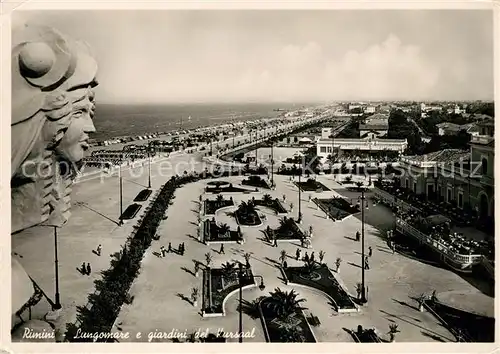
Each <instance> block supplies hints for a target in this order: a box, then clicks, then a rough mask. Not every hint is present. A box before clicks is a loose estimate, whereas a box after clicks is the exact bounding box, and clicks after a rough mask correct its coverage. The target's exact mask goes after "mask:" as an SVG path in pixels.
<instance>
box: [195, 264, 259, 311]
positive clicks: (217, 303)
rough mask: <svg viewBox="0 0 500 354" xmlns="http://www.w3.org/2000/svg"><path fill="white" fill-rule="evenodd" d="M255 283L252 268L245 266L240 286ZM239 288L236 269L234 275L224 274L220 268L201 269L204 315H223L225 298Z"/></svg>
mask: <svg viewBox="0 0 500 354" xmlns="http://www.w3.org/2000/svg"><path fill="white" fill-rule="evenodd" d="M252 285H255V281H254V278H253V274H252V270H251V269H249V268H247V269H246V273H245V274H244V275H243V277H242V278H241V286H242V287H249V286H252ZM238 289H239V282H238V269H235V271H234V275H232V276H231V277H228V275H226V276H225V275H224V270H223V269H221V268H207V269H204V270H203V303H202V311H203V314H204V316H206V315H208V316H210V315H212V316H224V314H225V311H224V302H225V299H226V298H227V297H228V296H229V295H230V294H231V293H232V292H234V291H236V290H238Z"/></svg>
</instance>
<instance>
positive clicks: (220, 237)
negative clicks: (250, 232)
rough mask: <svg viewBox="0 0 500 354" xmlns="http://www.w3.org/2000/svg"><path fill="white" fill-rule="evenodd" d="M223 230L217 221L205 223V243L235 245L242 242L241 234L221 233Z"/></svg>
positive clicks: (230, 231)
mask: <svg viewBox="0 0 500 354" xmlns="http://www.w3.org/2000/svg"><path fill="white" fill-rule="evenodd" d="M220 230H221V228H220V227H219V226H218V225H217V223H216V222H215V220H205V221H203V242H205V243H223V242H228V243H234V242H238V241H241V240H242V236H241V232H238V231H234V230H228V231H227V232H224V233H221V232H220Z"/></svg>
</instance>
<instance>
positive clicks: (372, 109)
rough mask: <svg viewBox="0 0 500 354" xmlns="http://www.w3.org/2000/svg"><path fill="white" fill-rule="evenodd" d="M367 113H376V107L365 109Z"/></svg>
mask: <svg viewBox="0 0 500 354" xmlns="http://www.w3.org/2000/svg"><path fill="white" fill-rule="evenodd" d="M365 113H375V107H374V106H367V107H365Z"/></svg>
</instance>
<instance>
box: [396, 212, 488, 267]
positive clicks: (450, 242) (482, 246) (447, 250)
mask: <svg viewBox="0 0 500 354" xmlns="http://www.w3.org/2000/svg"><path fill="white" fill-rule="evenodd" d="M431 218H433V217H431ZM431 218H421V217H419V216H417V215H415V214H413V213H407V214H400V215H399V216H398V218H397V219H396V230H398V231H399V232H401V233H403V234H407V235H410V236H413V237H414V238H416V239H418V240H419V241H420V242H421V243H424V244H426V245H428V246H430V247H431V248H432V249H434V250H435V251H437V252H439V253H440V254H443V255H445V256H446V257H447V258H449V259H451V260H452V261H454V262H456V263H459V264H461V265H463V266H467V265H472V264H478V263H481V262H483V260H484V259H485V258H486V260H489V259H493V258H494V255H493V251H492V250H493V249H492V247H491V245H490V243H488V242H487V241H475V240H472V239H468V238H466V237H464V236H463V235H462V234H458V233H456V232H455V233H451V231H450V225H449V222H446V221H444V222H441V223H434V222H433V221H432V220H430V219H431ZM442 220H443V219H442Z"/></svg>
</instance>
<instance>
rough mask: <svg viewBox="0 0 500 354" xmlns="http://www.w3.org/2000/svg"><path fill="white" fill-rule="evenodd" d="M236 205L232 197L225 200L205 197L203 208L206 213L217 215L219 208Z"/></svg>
mask: <svg viewBox="0 0 500 354" xmlns="http://www.w3.org/2000/svg"><path fill="white" fill-rule="evenodd" d="M232 205H234V202H233V200H232V199H223V200H209V199H205V200H204V201H203V209H204V212H205V215H215V213H216V212H217V210H219V209H221V208H225V207H228V206H232Z"/></svg>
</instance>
